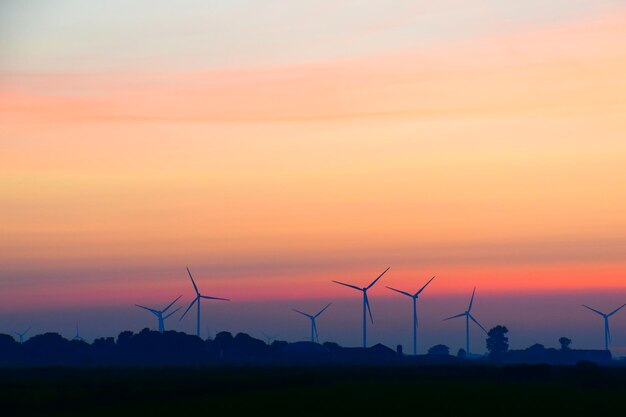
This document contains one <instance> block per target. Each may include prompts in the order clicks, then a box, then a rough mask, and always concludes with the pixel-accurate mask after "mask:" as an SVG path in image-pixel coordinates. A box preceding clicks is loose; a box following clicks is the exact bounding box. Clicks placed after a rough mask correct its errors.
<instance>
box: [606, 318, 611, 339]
mask: <svg viewBox="0 0 626 417" xmlns="http://www.w3.org/2000/svg"><path fill="white" fill-rule="evenodd" d="M606 335H607V338H608V339H609V343H611V328H610V327H609V321H608V320H607V321H606Z"/></svg>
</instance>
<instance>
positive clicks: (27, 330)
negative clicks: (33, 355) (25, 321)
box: [22, 327, 32, 336]
mask: <svg viewBox="0 0 626 417" xmlns="http://www.w3.org/2000/svg"><path fill="white" fill-rule="evenodd" d="M30 329H32V327H29V328H28V329H26V331H25V332H24V333H22V335H24V336H25V335H26V333H28V332H29V331H30Z"/></svg>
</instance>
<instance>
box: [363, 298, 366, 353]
mask: <svg viewBox="0 0 626 417" xmlns="http://www.w3.org/2000/svg"><path fill="white" fill-rule="evenodd" d="M366 297H367V293H366V292H365V290H363V348H366V347H367V320H366V319H365V317H366V315H365V313H366V311H365V309H366V300H367V298H366Z"/></svg>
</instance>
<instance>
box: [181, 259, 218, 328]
mask: <svg viewBox="0 0 626 417" xmlns="http://www.w3.org/2000/svg"><path fill="white" fill-rule="evenodd" d="M187 273H188V274H189V278H190V279H191V283H192V284H193V289H194V290H195V291H196V298H194V299H193V301H192V302H191V304H189V307H187V310H185V312H184V313H183V315H182V316H181V317H180V320H182V319H183V318H185V316H186V315H187V312H188V311H189V310H190V309H191V307H193V305H194V304H196V303H198V318H197V325H196V334H197V335H198V337H200V304H201V300H202V299H205V300H221V301H230V300H229V299H228V298H218V297H209V296H207V295H202V294H200V291H198V286H197V285H196V282H195V281H194V279H193V276H192V275H191V271H189V268H187Z"/></svg>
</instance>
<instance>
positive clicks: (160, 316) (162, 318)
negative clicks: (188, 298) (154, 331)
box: [135, 295, 182, 333]
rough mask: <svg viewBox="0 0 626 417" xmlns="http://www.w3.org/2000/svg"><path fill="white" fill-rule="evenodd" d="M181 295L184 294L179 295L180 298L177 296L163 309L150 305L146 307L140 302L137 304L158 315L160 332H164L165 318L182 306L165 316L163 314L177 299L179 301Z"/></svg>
mask: <svg viewBox="0 0 626 417" xmlns="http://www.w3.org/2000/svg"><path fill="white" fill-rule="evenodd" d="M180 297H182V295H179V296H178V298H176V299H175V300H174V301H172V302H171V303H170V304H169V305H168V306H167V307H165V308H164V309H163V310H156V309H154V308H150V307H146V306H142V305H139V304H135V305H136V306H137V307H139V308H143V309H144V310H148V311H149V312H151V313H152V314H154V315H155V316H156V317H157V320H158V321H159V332H160V333H163V332H164V331H165V319H167V318H169V317H170V316H171V315H172V314H174V313H176V312H177V311H178V310H180V309H181V307H178V308H177V309H176V310H174V311H172V312H171V313H170V314H168V315H166V316H163V314H164V313H165V312H166V311H167V310H169V309H170V307H172V306H173V305H174V303H176V301H178V300H179V299H180Z"/></svg>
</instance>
